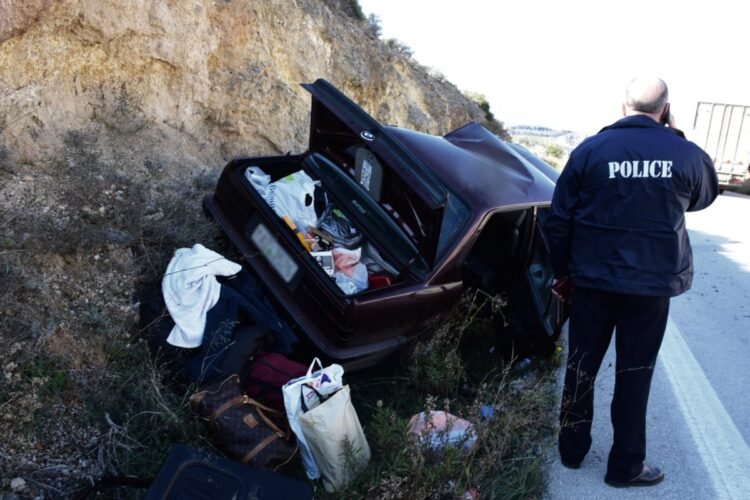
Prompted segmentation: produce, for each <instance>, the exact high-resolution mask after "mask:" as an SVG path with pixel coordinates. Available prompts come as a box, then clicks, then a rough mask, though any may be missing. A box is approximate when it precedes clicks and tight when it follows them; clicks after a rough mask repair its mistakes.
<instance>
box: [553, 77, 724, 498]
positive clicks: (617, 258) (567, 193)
mask: <svg viewBox="0 0 750 500" xmlns="http://www.w3.org/2000/svg"><path fill="white" fill-rule="evenodd" d="M623 115H624V118H622V119H620V120H619V121H617V122H615V123H614V124H612V125H610V126H608V127H605V128H604V129H602V130H601V131H600V132H599V133H598V134H596V135H595V136H593V137H589V138H588V139H586V140H585V141H583V143H581V144H580V145H579V146H578V147H577V148H576V149H575V150H574V151H573V152H572V153H571V155H570V159H569V160H568V163H567V165H566V166H565V169H564V170H563V171H562V174H561V175H560V178H559V180H558V182H557V186H556V188H555V194H554V197H553V200H552V206H551V208H550V211H549V215H548V218H547V220H546V222H545V224H544V232H545V235H546V237H547V239H548V243H549V245H550V250H551V253H552V264H553V268H554V275H555V280H554V281H553V291H554V292H555V293H556V294H558V295H560V294H563V295H564V294H566V293H567V291H570V290H571V289H572V291H570V296H569V299H570V324H569V354H568V364H567V368H566V373H565V386H564V389H563V400H562V408H561V412H560V436H559V443H558V446H559V451H560V458H561V461H562V463H563V465H565V466H566V467H569V468H573V469H577V468H578V467H580V465H581V462H582V461H583V459H584V457H585V456H586V453H587V452H588V451H589V448H590V447H591V419H592V417H593V403H594V381H595V379H596V374H597V372H598V371H599V366H600V365H601V362H602V358H603V357H604V354H605V352H606V350H607V347H608V346H609V343H610V340H611V338H612V334H613V331H614V330H616V332H617V333H616V335H615V345H616V348H617V362H616V374H615V393H614V396H613V399H612V407H611V410H612V411H611V416H612V426H613V429H614V440H613V441H614V442H613V444H612V448H611V451H610V454H609V460H608V463H607V474H606V476H605V482H606V483H607V484H609V485H611V486H618V487H622V486H648V485H653V484H657V483H658V482H660V481H661V480H662V479H663V478H664V474H663V472H662V471H661V470H660V469H659V468H658V467H656V466H653V465H649V464H646V463H645V462H644V459H645V457H646V406H647V403H648V394H649V389H650V386H651V376H652V374H653V369H654V364H655V362H656V355H657V353H658V351H659V347H660V346H661V342H662V338H663V336H664V330H665V328H666V324H667V315H668V312H669V299H670V297H674V296H676V295H679V294H681V293H682V292H684V291H686V290H688V289H689V288H690V285H691V282H692V279H693V262H692V252H691V249H690V243H689V241H688V235H687V232H686V230H685V211H694V210H701V209H703V208H706V207H707V206H709V205H710V204H711V203H712V202H713V201H714V199H715V198H716V196H717V195H718V192H719V189H718V179H717V176H716V171H715V170H714V167H713V163H712V162H711V159H710V158H709V157H708V155H706V153H705V152H703V151H702V150H701V149H700V148H699V147H698V146H696V145H695V144H693V143H692V142H689V141H687V140H686V139H685V136H684V135H683V134H682V132H680V131H679V130H677V129H676V128H675V126H674V119H673V118H672V115H671V113H670V112H669V103H668V94H667V86H666V84H665V83H664V82H663V81H662V80H660V79H658V78H652V77H640V78H636V79H635V80H633V81H632V82H630V84H629V85H628V88H627V92H626V96H625V103H624V104H623ZM566 298H567V297H566Z"/></svg>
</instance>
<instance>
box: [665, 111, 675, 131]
mask: <svg viewBox="0 0 750 500" xmlns="http://www.w3.org/2000/svg"><path fill="white" fill-rule="evenodd" d="M667 126H668V127H669V128H677V122H676V121H675V119H674V115H673V114H672V111H671V110H670V112H669V115H668V116H667Z"/></svg>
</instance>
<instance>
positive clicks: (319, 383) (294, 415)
mask: <svg viewBox="0 0 750 500" xmlns="http://www.w3.org/2000/svg"><path fill="white" fill-rule="evenodd" d="M316 365H317V366H318V367H319V368H320V369H319V370H317V371H315V372H313V370H314V369H315V366H316ZM343 377H344V369H343V368H342V367H341V365H337V364H332V365H330V366H327V367H325V368H323V365H322V364H321V363H320V360H319V359H318V358H315V359H314V360H313V362H312V363H310V368H309V369H308V370H307V374H306V375H303V376H301V377H298V378H295V379H292V380H290V381H289V382H287V383H286V384H284V387H283V388H282V393H283V394H284V408H285V409H286V416H287V420H288V421H289V427H290V428H291V429H292V432H294V435H295V436H297V444H298V445H299V451H300V456H301V457H302V465H304V467H305V472H306V473H307V477H308V478H310V479H317V478H318V477H320V472H319V470H318V467H317V465H316V464H315V460H314V459H313V456H312V453H311V452H310V448H309V447H308V445H307V441H306V440H305V435H304V434H303V433H302V428H301V427H300V423H299V419H300V416H301V415H302V414H304V413H305V412H306V411H307V410H309V409H311V408H315V407H316V406H317V405H319V404H320V400H319V397H318V395H317V394H316V393H315V391H317V392H318V393H320V394H321V395H323V396H329V395H331V394H333V393H335V392H336V391H338V390H339V389H341V387H342V386H343ZM306 386H309V387H312V388H314V389H315V391H313V390H311V389H308V388H307V387H306Z"/></svg>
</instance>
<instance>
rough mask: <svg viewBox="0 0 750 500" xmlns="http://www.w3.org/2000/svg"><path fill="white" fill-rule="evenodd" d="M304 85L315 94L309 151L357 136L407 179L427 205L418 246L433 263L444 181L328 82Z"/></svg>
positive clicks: (393, 169)
mask: <svg viewBox="0 0 750 500" xmlns="http://www.w3.org/2000/svg"><path fill="white" fill-rule="evenodd" d="M302 87H303V88H305V89H306V90H307V91H308V92H310V94H312V109H311V116H310V147H309V149H310V151H326V150H327V149H329V148H330V144H331V143H332V142H334V141H335V140H336V139H335V138H336V137H339V138H340V137H348V138H357V139H358V140H360V141H361V142H363V143H364V144H365V145H366V147H367V148H368V149H369V150H370V151H372V152H373V153H375V154H376V155H377V156H378V157H379V158H380V159H381V160H382V161H383V162H384V163H385V164H386V166H387V168H388V169H389V170H390V171H392V172H394V173H396V175H398V176H399V177H401V178H402V179H403V180H404V182H405V184H406V185H408V186H409V189H410V191H412V192H413V195H414V196H417V197H418V198H419V199H420V204H421V205H424V206H425V207H426V208H427V209H428V211H429V215H428V216H427V217H426V219H427V220H425V221H424V222H425V223H424V228H426V234H424V235H423V237H422V239H421V241H420V242H419V243H420V244H418V247H419V249H420V253H421V255H422V257H423V258H424V259H425V260H426V261H427V262H429V263H430V264H431V263H433V262H434V260H435V254H436V252H437V245H438V237H439V229H440V223H441V221H442V216H443V210H444V208H445V204H446V200H447V197H448V191H447V189H446V187H445V185H444V184H443V183H442V182H441V181H440V179H439V178H438V177H437V176H436V175H435V174H434V173H433V172H432V171H431V170H430V169H429V168H427V167H426V166H425V165H424V164H423V163H422V162H421V161H420V160H419V159H417V158H416V157H415V156H414V155H413V154H411V153H410V152H409V151H408V150H407V149H406V148H405V147H404V146H403V145H402V144H401V143H400V142H399V141H398V140H397V139H396V138H395V137H394V136H393V135H392V134H391V133H390V132H388V130H387V129H386V128H385V127H383V126H382V125H380V124H379V123H378V122H377V121H376V120H375V119H374V118H372V117H371V116H370V115H368V114H367V113H366V112H365V111H364V110H363V109H362V108H360V107H359V106H358V105H357V104H355V103H354V102H353V101H352V100H351V99H349V98H348V97H346V96H345V95H344V94H342V93H341V92H339V91H338V90H337V89H336V88H335V87H333V85H331V84H330V83H329V82H327V81H326V80H323V79H318V80H316V81H315V82H314V83H305V84H302ZM385 182H387V179H386V180H385ZM415 243H417V242H416V241H415Z"/></svg>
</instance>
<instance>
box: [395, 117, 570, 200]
mask: <svg viewBox="0 0 750 500" xmlns="http://www.w3.org/2000/svg"><path fill="white" fill-rule="evenodd" d="M386 128H387V129H388V131H389V132H390V133H391V134H392V135H393V136H394V137H396V139H397V140H398V141H399V142H401V143H402V144H403V145H404V146H405V147H406V148H407V149H408V150H409V151H410V152H411V153H412V154H413V155H414V156H415V157H417V158H418V159H419V160H421V162H422V163H423V164H425V165H429V167H430V168H431V169H432V170H433V171H434V172H435V173H436V174H437V175H438V177H440V178H441V180H442V181H443V182H444V183H445V184H446V185H447V186H449V187H450V188H451V189H452V190H453V191H454V192H456V194H458V195H459V196H461V197H462V198H463V199H464V200H466V201H467V202H469V203H470V204H471V205H472V206H473V208H474V209H475V210H479V211H486V210H493V209H495V208H498V207H504V206H508V207H510V206H513V207H518V206H531V205H545V204H549V202H550V201H551V200H552V194H553V192H554V190H555V181H556V179H557V176H558V173H557V172H556V171H555V170H554V169H553V168H552V167H551V166H549V165H547V164H546V163H544V162H542V161H541V160H538V159H536V158H535V157H534V156H533V155H531V154H530V153H529V152H528V151H527V150H525V149H524V148H523V147H521V146H519V145H516V144H512V143H509V142H505V141H503V140H501V139H500V138H498V137H497V136H495V135H494V134H493V133H492V132H490V131H489V130H487V129H486V128H484V127H483V126H482V125H479V124H478V123H469V124H467V125H465V126H463V127H461V128H458V129H456V130H454V131H453V132H450V133H449V134H446V135H445V136H444V137H439V136H434V135H429V134H423V133H420V132H415V131H413V130H408V129H402V128H398V127H386Z"/></svg>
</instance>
